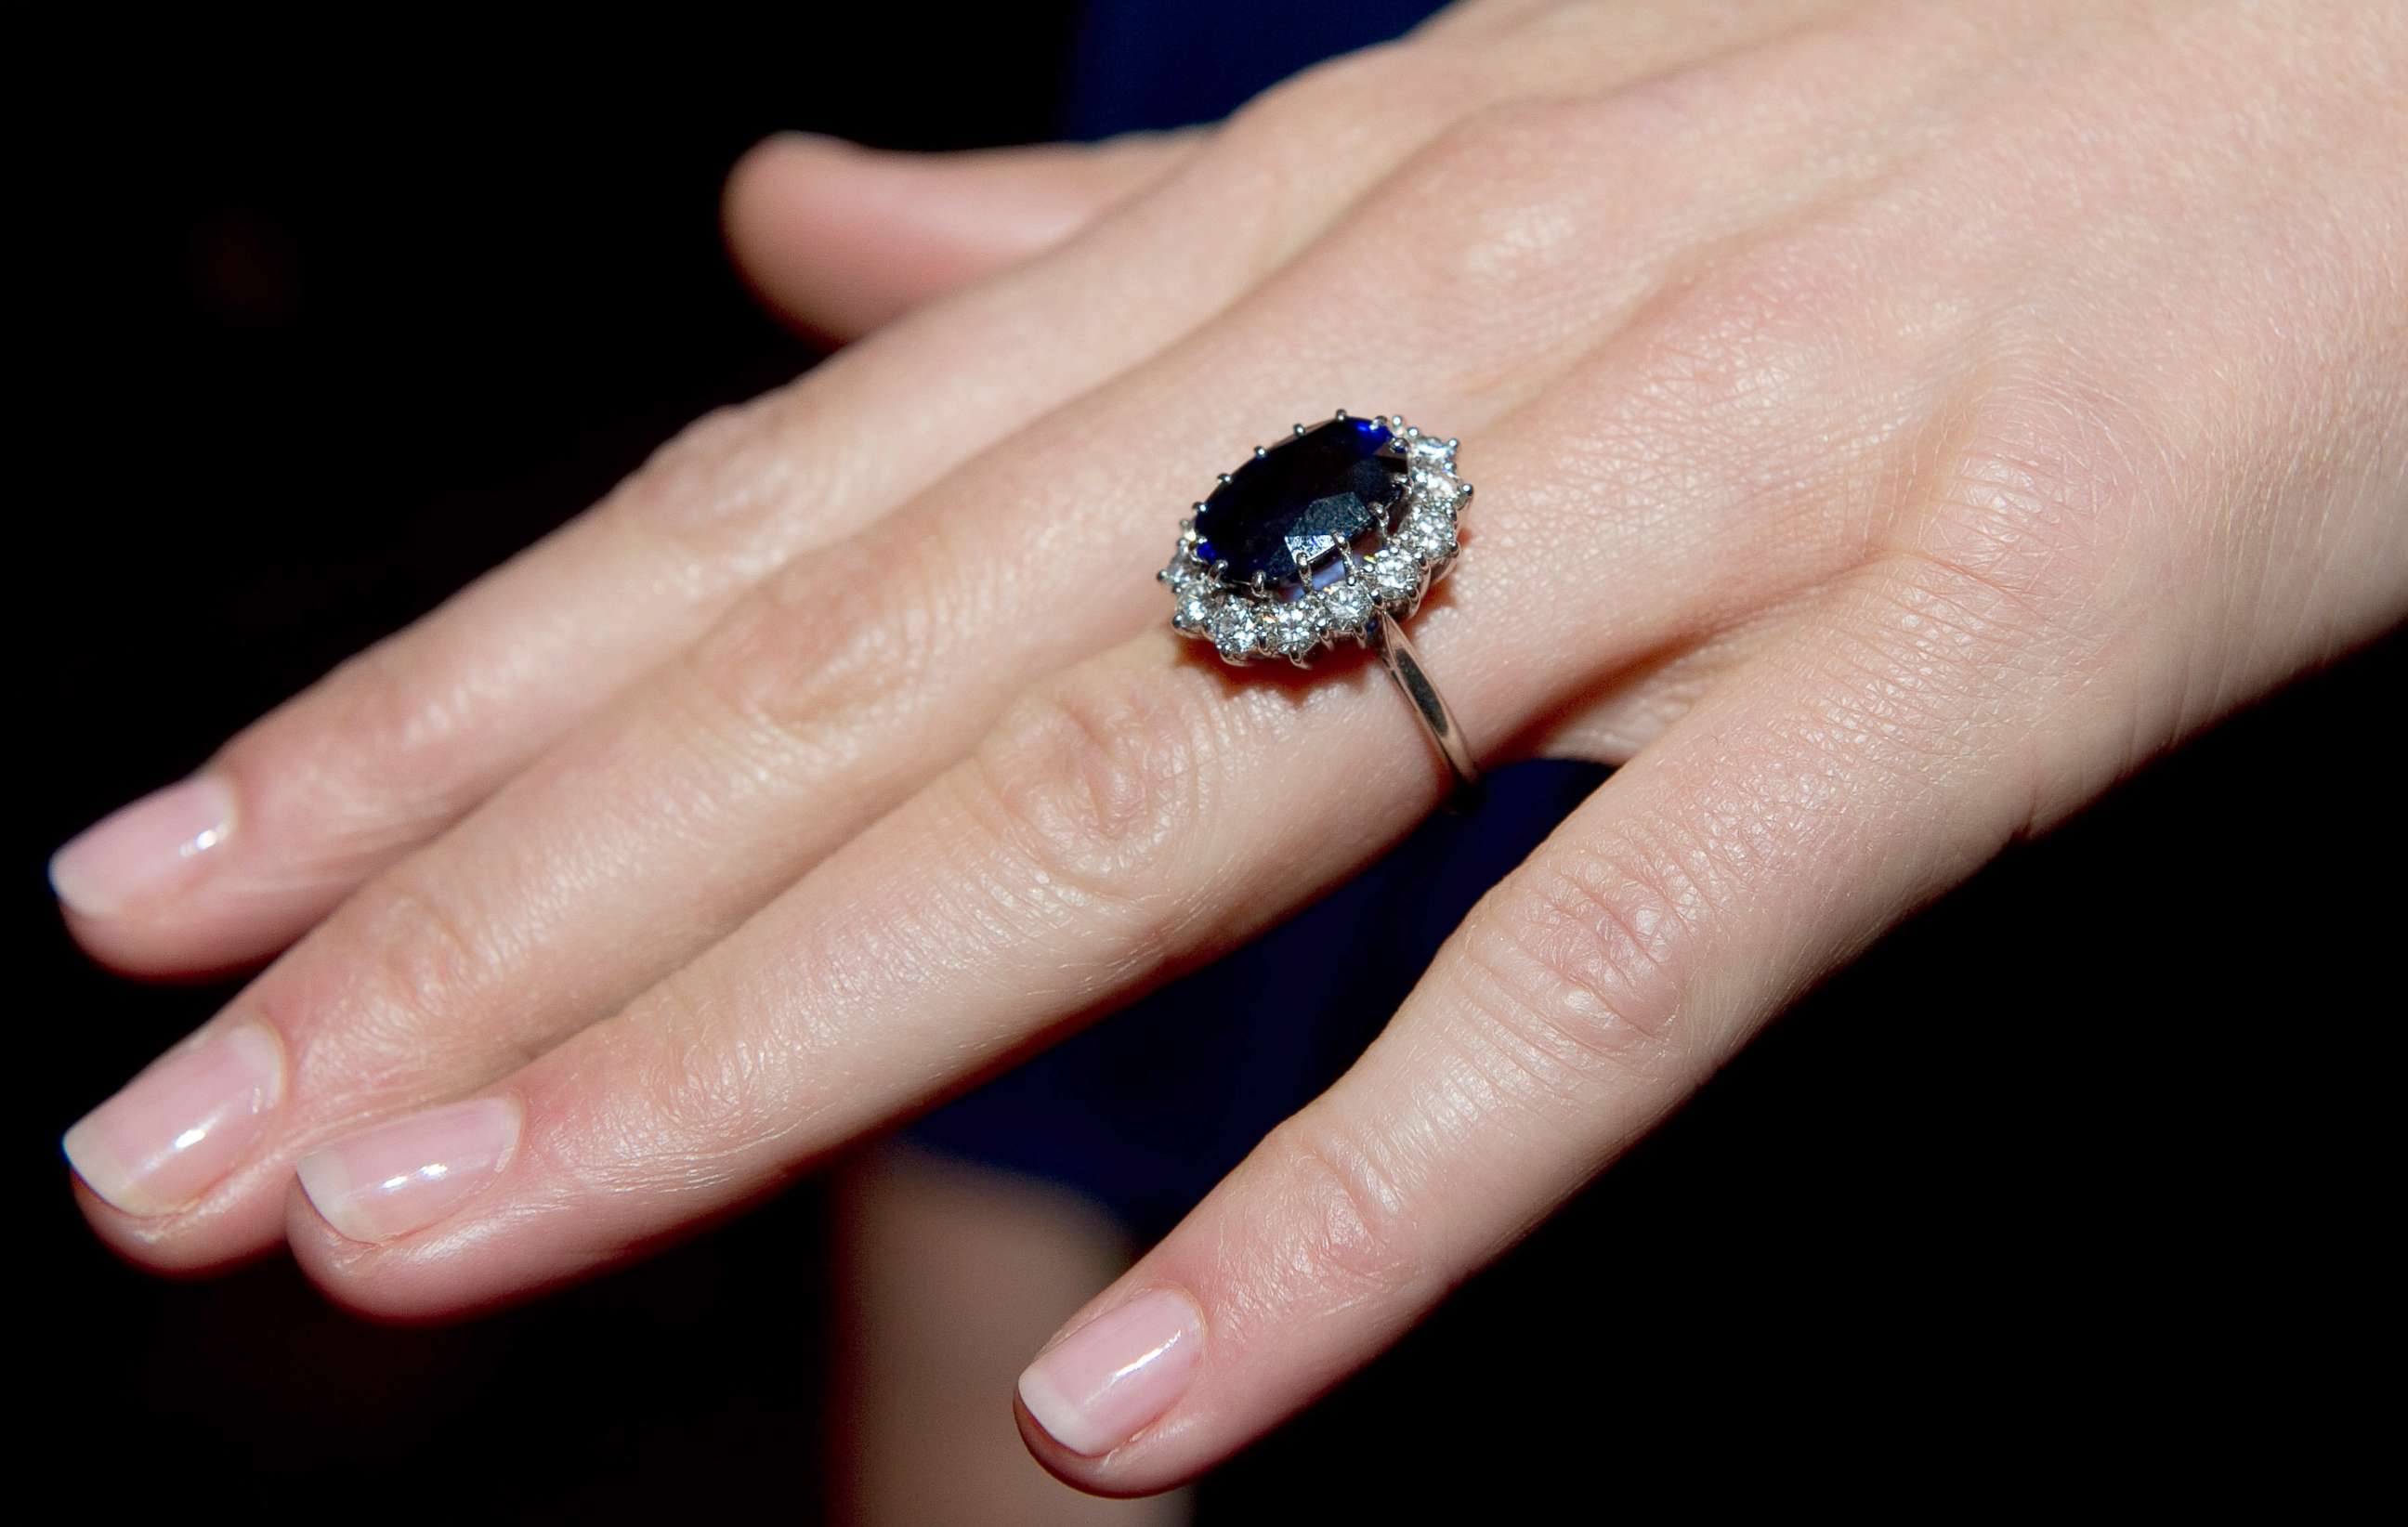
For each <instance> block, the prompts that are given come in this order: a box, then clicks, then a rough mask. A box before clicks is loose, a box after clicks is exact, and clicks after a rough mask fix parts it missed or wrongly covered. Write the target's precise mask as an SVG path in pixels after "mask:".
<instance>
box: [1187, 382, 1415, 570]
mask: <svg viewBox="0 0 2408 1527" xmlns="http://www.w3.org/2000/svg"><path fill="white" fill-rule="evenodd" d="M1388 440H1389V435H1388V431H1387V427H1386V426H1385V425H1383V424H1382V423H1381V422H1380V421H1378V420H1376V419H1333V420H1330V421H1327V422H1326V423H1322V424H1316V425H1314V426H1313V427H1312V429H1309V430H1307V431H1305V432H1304V433H1303V434H1302V435H1295V436H1292V437H1290V438H1289V439H1286V440H1283V441H1282V442H1281V443H1280V444H1278V445H1276V446H1273V447H1272V448H1271V449H1270V450H1268V451H1265V452H1264V453H1263V454H1262V455H1260V456H1256V457H1254V459H1253V460H1251V461H1249V462H1247V463H1246V464H1245V465H1243V466H1241V467H1240V468H1238V470H1236V471H1235V472H1232V473H1231V474H1229V480H1228V481H1226V482H1225V483H1223V484H1221V486H1220V487H1218V488H1216V489H1214V490H1213V491H1212V496H1211V497H1210V498H1208V499H1206V500H1205V501H1204V507H1203V508H1202V509H1201V510H1200V511H1198V512H1197V516H1196V534H1197V536H1198V537H1199V539H1198V541H1197V547H1196V555H1197V560H1199V561H1201V562H1202V563H1203V564H1205V565H1206V566H1208V567H1209V566H1211V565H1212V564H1214V563H1217V562H1221V561H1223V560H1226V561H1227V563H1228V564H1229V566H1228V570H1227V571H1226V573H1225V574H1224V575H1223V576H1224V577H1226V578H1228V579H1229V580H1230V581H1232V582H1235V583H1252V582H1253V581H1254V575H1255V574H1257V573H1260V574H1261V575H1263V577H1264V578H1266V579H1268V580H1269V583H1270V584H1271V586H1272V587H1274V588H1280V589H1294V588H1300V587H1302V586H1303V584H1304V581H1305V579H1306V578H1309V577H1311V576H1312V570H1313V566H1314V564H1316V563H1322V562H1323V561H1324V559H1326V558H1327V557H1328V556H1329V555H1330V554H1331V553H1332V552H1334V551H1336V550H1337V549H1338V547H1339V545H1340V543H1341V542H1343V543H1345V544H1347V545H1349V546H1351V545H1354V544H1355V542H1357V541H1359V540H1361V539H1362V538H1363V537H1364V536H1365V535H1369V533H1370V532H1371V530H1372V529H1373V528H1374V527H1377V528H1379V529H1381V530H1383V531H1385V530H1393V529H1394V528H1395V517H1396V515H1397V513H1398V512H1399V510H1398V506H1399V505H1401V504H1402V503H1403V502H1404V497H1405V479H1406V475H1407V466H1406V463H1405V462H1404V460H1403V459H1402V458H1401V457H1397V456H1383V455H1382V454H1381V453H1380V452H1381V450H1382V448H1383V447H1384V446H1386V445H1387V443H1388ZM1337 565H1339V566H1340V567H1341V568H1342V565H1343V564H1337ZM1327 570H1328V569H1327V568H1326V567H1325V568H1324V571H1327Z"/></svg>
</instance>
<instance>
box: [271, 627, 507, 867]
mask: <svg viewBox="0 0 2408 1527" xmlns="http://www.w3.org/2000/svg"><path fill="white" fill-rule="evenodd" d="M443 666H444V665H442V664H436V663H430V662H428V661H426V660H425V654H424V653H423V651H418V652H416V653H413V651H412V650H411V649H410V648H409V646H408V645H407V644H405V643H404V642H402V641H401V640H399V639H394V640H388V641H384V642H380V643H379V644H377V645H376V646H374V647H371V648H369V649H367V650H366V651H364V652H362V653H360V654H358V655H357V656H355V657H352V658H351V659H350V660H348V661H347V662H345V663H344V664H342V665H341V666H340V667H338V668H337V669H336V670H335V671H334V672H333V673H332V674H329V675H328V676H327V677H326V678H325V680H324V681H323V682H322V683H321V684H320V685H319V686H318V687H317V688H316V689H315V690H314V691H312V692H310V694H309V695H308V696H307V697H306V698H304V699H303V700H302V701H300V702H299V703H297V704H295V705H294V706H289V707H287V708H285V709H283V710H280V711H279V712H277V713H276V714H275V715H274V716H272V717H270V718H269V719H268V720H267V721H265V722H263V723H262V724H261V725H259V726H257V727H255V728H253V729H252V730H251V731H250V732H248V733H246V734H244V735H242V736H241V737H238V738H236V740H235V742H234V743H232V744H231V745H229V746H228V748H227V749H226V753H225V757H224V764H225V766H226V767H227V768H229V769H230V770H232V771H234V772H236V773H237V774H239V775H242V776H243V777H245V778H246V779H247V780H249V781H251V789H250V791H249V792H248V793H251V795H252V796H253V798H255V799H259V800H262V801H264V802H266V803H269V806H268V809H271V810H274V811H276V812H278V813H279V815H282V814H285V813H290V814H291V816H292V817H293V818H294V819H295V820H297V821H302V822H306V823H307V826H308V831H307V832H306V833H303V834H300V835H297V836H296V837H295V840H294V841H295V843H296V846H297V847H298V848H299V849H301V851H303V852H304V853H306V854H307V855H308V859H307V861H306V862H305V863H298V864H295V865H294V873H295V874H296V875H300V876H305V877H306V876H311V875H324V876H327V877H329V878H342V877H346V876H349V875H352V874H356V873H358V872H360V871H361V870H363V869H365V868H368V867H372V866H374V865H376V864H379V863H383V862H384V861H385V860H386V859H388V858H390V857H391V856H392V854H393V853H394V851H395V850H397V849H400V848H402V847H403V846H405V845H407V844H409V843H411V842H414V841H416V840H417V839H418V838H419V837H420V836H422V835H423V831H424V829H425V828H426V827H427V826H428V825H429V824H432V823H435V822H439V821H448V820H449V819H450V818H451V817H452V816H453V815H455V814H456V813H457V812H458V810H459V809H460V808H461V807H462V806H465V805H466V800H465V799H464V796H463V792H464V791H465V790H466V789H468V788H471V784H472V782H473V780H474V779H475V778H478V777H479V775H480V768H479V766H478V763H477V760H476V758H475V749H476V748H477V747H478V746H479V739H478V735H477V732H478V729H477V727H476V726H475V725H474V724H473V723H474V721H475V720H476V704H475V695H474V693H473V692H472V691H471V690H470V689H468V688H466V687H465V686H462V685H458V684H453V685H444V684H441V683H438V682H436V681H434V680H432V679H431V678H430V677H429V675H430V674H431V673H432V672H434V671H436V670H437V669H438V668H442V667H443Z"/></svg>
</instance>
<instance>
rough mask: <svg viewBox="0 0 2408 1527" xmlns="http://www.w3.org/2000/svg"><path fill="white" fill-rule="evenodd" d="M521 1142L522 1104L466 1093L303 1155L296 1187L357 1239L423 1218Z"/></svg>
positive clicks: (409, 1227)
mask: <svg viewBox="0 0 2408 1527" xmlns="http://www.w3.org/2000/svg"><path fill="white" fill-rule="evenodd" d="M518 1143H519V1106H518V1104H517V1103H516V1102H514V1101H512V1100H511V1099H509V1098H506V1097H480V1098H471V1099H469V1100H468V1101H467V1102H466V1103H452V1104H446V1105H445V1106H442V1107H440V1108H429V1109H427V1110H426V1111H425V1112H424V1113H414V1114H410V1115H409V1116H408V1117H407V1118H403V1119H396V1120H393V1121H392V1122H390V1123H385V1124H379V1125H378V1126H377V1127H376V1128H374V1129H370V1130H363V1131H361V1132H360V1133H359V1134H357V1135H347V1136H345V1137H344V1138H342V1139H339V1140H337V1141H336V1142H335V1143H334V1144H332V1145H328V1146H322V1147H320V1148H319V1149H316V1150H313V1151H311V1152H310V1153H309V1154H308V1155H307V1156H304V1157H303V1158H302V1159H301V1191H302V1192H306V1193H308V1195H309V1202H310V1203H312V1204H314V1205H316V1206H318V1212H319V1213H320V1214H322V1215H324V1216H325V1217H326V1222H327V1223H328V1224H330V1225H332V1226H334V1227H335V1228H336V1229H337V1230H339V1231H341V1232H342V1233H343V1234H346V1235H349V1236H350V1237H351V1239H353V1240H355V1241H390V1240H393V1239H394V1238H396V1237H398V1236H402V1235H407V1234H409V1233H410V1232H411V1231H413V1230H424V1229H425V1228H426V1227H427V1226H428V1225H431V1224H433V1223H435V1221H436V1220H440V1219H442V1218H443V1217H444V1216H445V1215H447V1214H450V1213H451V1212H452V1210H453V1209H456V1208H458V1207H459V1206H460V1205H461V1203H462V1202H463V1201H465V1200H466V1198H467V1197H468V1196H469V1195H470V1194H472V1193H474V1192H476V1191H477V1190H478V1189H480V1188H482V1187H483V1186H485V1184H487V1183H489V1182H491V1181H493V1180H494V1178H495V1177H497V1176H499V1175H500V1173H501V1170H502V1168H503V1167H505V1166H508V1165H509V1162H510V1153H511V1152H512V1151H513V1150H515V1149H517V1148H518Z"/></svg>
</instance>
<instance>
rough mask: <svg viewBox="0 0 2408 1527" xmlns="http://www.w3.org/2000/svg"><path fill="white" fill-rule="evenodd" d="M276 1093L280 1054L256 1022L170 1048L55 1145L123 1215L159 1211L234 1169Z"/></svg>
mask: <svg viewBox="0 0 2408 1527" xmlns="http://www.w3.org/2000/svg"><path fill="white" fill-rule="evenodd" d="M283 1095H284V1051H283V1049H282V1047H280V1046H279V1045H278V1044H277V1042H276V1036H275V1035H272V1034H269V1033H268V1032H267V1031H266V1030H265V1029H264V1028H261V1027H260V1026H259V1025H258V1024H256V1023H242V1024H237V1025H236V1026H235V1027H233V1028H230V1029H222V1030H220V1031H218V1032H216V1033H213V1034H210V1035H206V1036H205V1037H203V1038H201V1039H199V1040H197V1041H195V1042H194V1043H193V1044H190V1045H187V1046H185V1047H184V1048H183V1049H177V1050H170V1051H169V1052H168V1053H166V1054H165V1055H163V1056H161V1057H160V1058H159V1059H158V1060H156V1061H154V1062H152V1063H151V1064H150V1069H149V1070H147V1071H145V1072H143V1073H142V1075H140V1076H138V1077H135V1078H134V1079H133V1080H132V1081H130V1082H128V1083H126V1085H125V1090H124V1091H123V1092H119V1093H118V1094H117V1095H116V1096H115V1097H113V1098H110V1099H109V1100H108V1102H106V1103H104V1104H102V1105H101V1106H99V1107H97V1108H94V1109H93V1111H92V1112H90V1113H88V1114H86V1115H84V1117H83V1119H82V1120H81V1121H80V1122H79V1123H78V1124H77V1125H76V1126H75V1128H73V1129H71V1130H69V1131H67V1133H66V1137H65V1139H63V1140H61V1141H60V1142H59V1144H60V1146H61V1147H62V1148H63V1149H65V1151H66V1156H67V1164H69V1165H70V1166H73V1167H74V1168H75V1169H76V1176H78V1177H81V1178H83V1180H84V1186H86V1187H88V1188H90V1189H91V1190H92V1191H93V1192H96V1193H98V1194H99V1195H100V1196H101V1197H103V1198H105V1199H107V1200H108V1201H109V1202H110V1203H111V1204H114V1205H116V1206H118V1207H119V1208H121V1209H123V1210H124V1211H125V1212H126V1213H128V1214H139V1215H145V1216H149V1215H156V1214H165V1213H166V1212H167V1211H168V1210H170V1209H177V1208H181V1207H183V1206H185V1205H187V1204H189V1203H191V1202H192V1201H193V1200H194V1199H196V1198H198V1197H200V1196H201V1194H203V1193H205V1192H208V1190H209V1187H210V1186H211V1185H212V1184H213V1183H215V1182H216V1181H217V1180H218V1178H220V1177H223V1176H225V1175H226V1173H228V1172H230V1171H232V1170H233V1169H234V1165H235V1163H236V1162H238V1161H240V1160H241V1159H242V1158H243V1155H244V1153H245V1152H247V1151H248V1150H250V1149H251V1143H252V1142H253V1141H254V1140H256V1139H258V1138H259V1133H260V1131H261V1130H262V1129H264V1128H265V1126H266V1123H267V1114H268V1110H269V1109H271V1108H273V1107H275V1106H276V1105H277V1102H278V1100H279V1099H280V1098H281V1097H282V1096H283Z"/></svg>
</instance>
